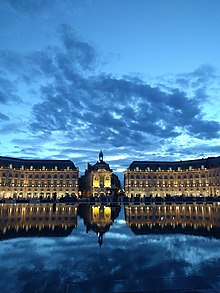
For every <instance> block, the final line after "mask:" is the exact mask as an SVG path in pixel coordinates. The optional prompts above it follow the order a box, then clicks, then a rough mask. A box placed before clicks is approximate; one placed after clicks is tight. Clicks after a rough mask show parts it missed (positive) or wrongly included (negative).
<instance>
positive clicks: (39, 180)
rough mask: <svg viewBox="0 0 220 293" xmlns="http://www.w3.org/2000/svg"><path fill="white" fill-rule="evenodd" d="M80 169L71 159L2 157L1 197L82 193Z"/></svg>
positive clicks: (45, 196)
mask: <svg viewBox="0 0 220 293" xmlns="http://www.w3.org/2000/svg"><path fill="white" fill-rule="evenodd" d="M78 173H79V170H78V168H76V167H75V165H74V163H73V162H72V161H70V160H25V159H15V158H9V157H0V198H18V197H22V198H38V197H42V198H47V197H48V196H49V197H51V196H53V194H54V193H56V195H57V197H58V198H59V197H61V196H62V195H66V194H69V195H74V196H78Z"/></svg>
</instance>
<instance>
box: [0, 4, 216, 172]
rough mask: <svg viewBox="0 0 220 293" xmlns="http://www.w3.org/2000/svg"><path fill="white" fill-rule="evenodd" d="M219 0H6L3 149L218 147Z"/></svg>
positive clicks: (150, 152) (61, 153)
mask: <svg viewBox="0 0 220 293" xmlns="http://www.w3.org/2000/svg"><path fill="white" fill-rule="evenodd" d="M219 52H220V1H219V0H212V1H210V0H194V1H190V0H186V1H180V0H179V1H177V0H138V1H137V0H117V1H116V0H102V1H98V0H63V1H59V0H19V1H17V0H1V1H0V155H1V156H10V157H17V158H34V159H37V158H38V159H70V160H72V161H73V162H74V163H75V165H76V166H77V167H79V169H80V171H81V174H82V173H83V172H84V170H85V168H86V167H87V163H88V162H90V163H95V162H96V161H97V159H98V153H99V151H100V150H103V152H104V160H105V161H106V162H107V163H109V164H110V167H111V168H112V169H113V170H114V171H115V172H117V173H118V174H119V175H120V174H121V175H122V174H123V172H124V170H125V169H126V168H127V167H128V166H129V164H130V163H131V162H132V161H133V160H148V161H150V160H158V161H160V160H164V161H175V160H185V159H195V158H202V157H208V156H218V155H220V96H219V93H220V82H219V81H220V53H219Z"/></svg>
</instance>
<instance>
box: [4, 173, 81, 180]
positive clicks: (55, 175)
mask: <svg viewBox="0 0 220 293" xmlns="http://www.w3.org/2000/svg"><path fill="white" fill-rule="evenodd" d="M0 175H1V173H0ZM2 177H9V178H10V177H11V178H12V177H14V178H24V174H23V173H21V174H20V173H15V174H14V176H13V174H12V173H5V172H3V173H2ZM76 177H77V176H76V175H75V174H65V175H64V174H59V175H58V174H53V175H51V174H29V175H28V178H35V179H39V178H55V179H56V178H67V179H68V178H72V179H76Z"/></svg>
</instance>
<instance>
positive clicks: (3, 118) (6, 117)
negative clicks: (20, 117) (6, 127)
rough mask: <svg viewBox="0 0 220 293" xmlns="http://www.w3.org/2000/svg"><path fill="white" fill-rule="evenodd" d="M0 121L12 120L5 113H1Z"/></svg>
mask: <svg viewBox="0 0 220 293" xmlns="http://www.w3.org/2000/svg"><path fill="white" fill-rule="evenodd" d="M0 120H2V121H9V120H10V118H9V117H8V116H7V115H5V114H3V113H1V112H0Z"/></svg>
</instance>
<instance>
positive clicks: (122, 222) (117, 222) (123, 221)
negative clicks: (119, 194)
mask: <svg viewBox="0 0 220 293" xmlns="http://www.w3.org/2000/svg"><path fill="white" fill-rule="evenodd" d="M115 224H116V225H117V224H118V225H126V221H125V220H122V219H118V220H117V219H116V220H115ZM115 224H114V225H115Z"/></svg>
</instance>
